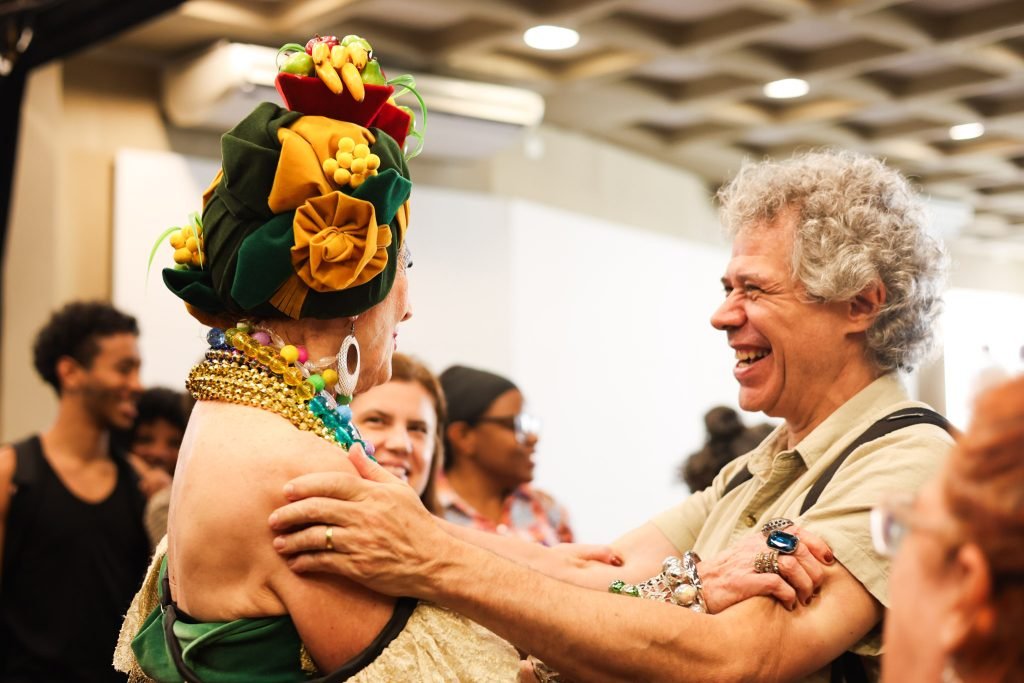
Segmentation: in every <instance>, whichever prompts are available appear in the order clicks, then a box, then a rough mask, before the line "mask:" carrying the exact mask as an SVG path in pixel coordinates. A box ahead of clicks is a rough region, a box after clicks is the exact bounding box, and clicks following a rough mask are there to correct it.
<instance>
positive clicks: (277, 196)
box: [163, 41, 412, 319]
mask: <svg viewBox="0 0 1024 683" xmlns="http://www.w3.org/2000/svg"><path fill="white" fill-rule="evenodd" d="M311 42H312V41H311ZM371 59H372V58H371ZM374 67H376V64H374ZM318 68H319V67H318ZM378 73H379V71H378ZM277 85H278V90H279V91H280V92H281V94H282V96H283V97H284V99H285V102H286V104H288V105H289V107H288V108H282V107H279V106H277V105H274V104H271V103H267V102H265V103H263V104H260V105H259V106H257V107H256V109H255V110H254V111H253V112H252V113H251V114H249V116H247V117H246V118H245V119H243V120H242V121H241V122H240V123H239V124H238V125H236V126H235V127H234V128H232V129H231V130H230V131H229V132H228V133H227V134H225V135H224V136H223V138H222V140H221V154H222V167H221V171H220V173H218V174H217V177H216V178H215V179H214V181H213V183H212V184H211V186H210V187H209V189H208V190H207V191H206V193H205V194H204V196H203V211H202V219H201V221H196V224H195V225H193V226H190V227H188V228H184V229H182V231H181V232H180V233H177V234H174V235H172V237H171V243H172V246H175V247H176V251H175V261H177V262H178V265H177V266H176V267H175V268H167V269H165V270H164V271H163V279H164V283H165V284H166V285H167V287H168V288H169V289H170V290H171V291H172V292H173V293H174V294H175V295H177V296H178V297H180V298H181V299H183V300H184V301H185V302H186V303H187V304H188V305H189V307H191V308H192V309H194V310H193V314H194V315H196V316H197V317H200V318H201V317H202V315H201V314H207V315H210V316H224V315H227V316H230V317H256V318H275V317H278V318H279V317H289V318H320V319H327V318H340V317H348V316H353V315H358V314H360V313H362V312H364V311H366V310H367V309H369V308H371V307H372V306H374V305H376V304H378V303H380V302H381V301H382V300H383V299H384V298H385V297H386V296H387V295H388V292H390V291H391V287H392V284H393V283H394V280H395V273H396V270H397V267H398V261H399V254H400V252H401V249H402V245H403V243H404V241H405V233H406V230H407V227H408V218H409V203H408V199H409V194H410V191H411V189H412V183H411V182H410V181H409V170H408V166H407V164H406V157H405V156H404V154H403V150H402V144H403V143H404V140H405V137H406V133H408V132H409V127H410V118H409V116H408V114H407V113H406V112H405V111H403V110H400V109H398V108H397V107H395V106H394V104H393V101H389V98H390V97H391V95H392V93H393V90H394V89H393V88H392V87H391V86H389V85H374V84H367V85H365V86H364V87H365V94H364V95H363V98H362V99H360V100H358V101H357V100H356V99H355V98H354V96H353V94H352V93H351V92H349V91H344V92H341V93H336V92H332V91H331V90H328V88H327V86H326V85H325V83H324V82H323V81H322V80H321V79H320V78H318V77H317V76H315V75H314V76H304V75H294V74H291V73H281V74H279V75H278V81H277Z"/></svg>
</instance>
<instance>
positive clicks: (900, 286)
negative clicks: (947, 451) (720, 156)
mask: <svg viewBox="0 0 1024 683" xmlns="http://www.w3.org/2000/svg"><path fill="white" fill-rule="evenodd" d="M718 200H719V202H720V204H721V212H722V222H723V225H724V227H725V230H726V232H727V233H728V234H729V236H730V237H735V236H736V235H737V234H738V233H739V232H741V231H743V230H746V229H749V228H753V227H756V226H758V225H764V224H766V223H769V222H771V221H773V220H774V219H775V218H776V217H777V216H779V214H780V213H783V212H785V211H788V210H793V211H796V212H797V214H798V220H797V227H796V233H795V239H794V248H793V262H792V269H793V270H792V272H793V276H794V277H795V278H796V279H797V280H798V281H799V282H801V283H802V284H803V286H804V288H805V289H806V291H807V294H808V296H809V297H810V298H811V300H812V301H821V302H826V301H844V300H848V299H850V298H852V297H854V296H856V295H857V294H858V293H860V292H861V291H863V290H864V289H865V288H866V287H867V286H869V285H870V284H871V283H872V282H876V281H881V282H882V284H883V286H884V287H885V291H886V299H885V304H884V305H883V306H882V308H881V310H880V311H879V313H878V316H877V318H876V319H875V321H874V323H873V324H872V326H871V328H870V329H869V330H868V332H867V355H868V359H869V360H870V361H871V362H872V363H874V364H875V366H876V367H877V368H878V369H879V370H881V371H882V372H889V371H892V370H897V369H899V370H910V369H912V368H913V367H914V365H915V364H916V363H918V362H920V361H921V360H923V359H924V358H925V357H926V356H927V354H928V352H929V351H930V350H931V346H932V342H933V340H934V322H935V318H936V317H937V316H938V314H939V311H940V308H941V290H942V288H943V286H944V284H945V272H946V264H947V257H946V253H945V250H944V249H943V247H942V245H941V243H940V242H939V241H938V240H936V239H935V238H933V237H932V236H931V235H929V234H928V232H927V231H926V229H925V212H924V208H923V205H922V203H921V200H920V198H919V197H918V195H917V193H916V192H915V191H914V190H913V189H912V188H911V186H910V184H909V183H908V182H907V180H906V179H905V178H904V177H903V176H902V175H901V174H900V173H899V172H898V171H895V170H893V169H891V168H888V167H887V166H886V165H885V164H884V163H883V162H881V161H879V160H878V159H874V158H872V157H868V156H864V155H861V154H856V153H853V152H845V151H831V150H823V151H813V152H808V153H804V154H799V155H797V156H794V157H793V158H791V159H788V160H785V161H771V160H766V161H762V162H756V163H755V162H751V163H745V164H744V165H743V167H742V168H741V169H740V171H739V173H738V174H737V175H736V177H735V178H734V179H733V180H732V181H731V182H730V183H728V184H727V185H725V186H724V187H723V188H722V189H721V190H719V192H718Z"/></svg>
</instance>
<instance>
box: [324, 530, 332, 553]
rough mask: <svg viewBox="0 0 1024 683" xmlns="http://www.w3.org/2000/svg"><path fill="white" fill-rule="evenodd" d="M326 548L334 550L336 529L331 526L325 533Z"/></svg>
mask: <svg viewBox="0 0 1024 683" xmlns="http://www.w3.org/2000/svg"><path fill="white" fill-rule="evenodd" d="M324 548H326V549H327V550H334V527H333V526H329V527H327V529H326V530H325V531H324Z"/></svg>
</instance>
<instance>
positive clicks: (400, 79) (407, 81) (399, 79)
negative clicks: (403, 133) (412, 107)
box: [388, 74, 427, 161]
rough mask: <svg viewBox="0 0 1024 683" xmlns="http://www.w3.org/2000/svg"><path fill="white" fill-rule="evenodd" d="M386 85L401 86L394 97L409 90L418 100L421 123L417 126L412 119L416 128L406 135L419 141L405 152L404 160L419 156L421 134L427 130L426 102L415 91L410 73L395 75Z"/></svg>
mask: <svg viewBox="0 0 1024 683" xmlns="http://www.w3.org/2000/svg"><path fill="white" fill-rule="evenodd" d="M388 85H391V86H394V87H395V88H396V89H397V88H402V89H401V90H398V91H397V92H396V93H395V95H394V97H395V98H398V97H400V96H402V95H404V94H405V93H406V92H411V93H412V95H413V97H415V98H416V101H417V102H419V105H420V113H421V114H422V115H423V125H421V126H417V125H416V123H415V120H414V121H413V127H414V128H415V129H418V130H413V131H412V132H410V133H409V135H408V137H414V138H416V139H417V141H419V145H417V146H416V149H414V150H411V151H409V152H406V154H405V160H406V161H409V160H410V159H413V158H415V157H417V156H419V154H420V152H422V151H423V136H424V134H425V133H426V132H427V103H426V102H424V101H423V97H421V96H420V94H419V92H417V90H416V79H415V78H413V77H412V75H411V74H402V75H401V76H396V77H395V78H392V79H391V80H390V81H388Z"/></svg>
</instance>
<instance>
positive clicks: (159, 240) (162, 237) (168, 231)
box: [145, 226, 181, 287]
mask: <svg viewBox="0 0 1024 683" xmlns="http://www.w3.org/2000/svg"><path fill="white" fill-rule="evenodd" d="M178 230H181V228H180V227H177V226H175V227H173V228H167V229H166V230H164V231H163V232H162V233H160V236H159V237H157V238H156V242H154V243H153V248H152V249H150V250H149V261H148V262H147V263H146V285H145V286H146V287H149V271H150V269H151V268H152V267H153V259H154V258H156V250H157V249H159V248H160V245H161V244H163V241H164V240H165V239H167V238H168V237H170V236H171V235H172V234H173V233H175V232H177V231H178Z"/></svg>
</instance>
